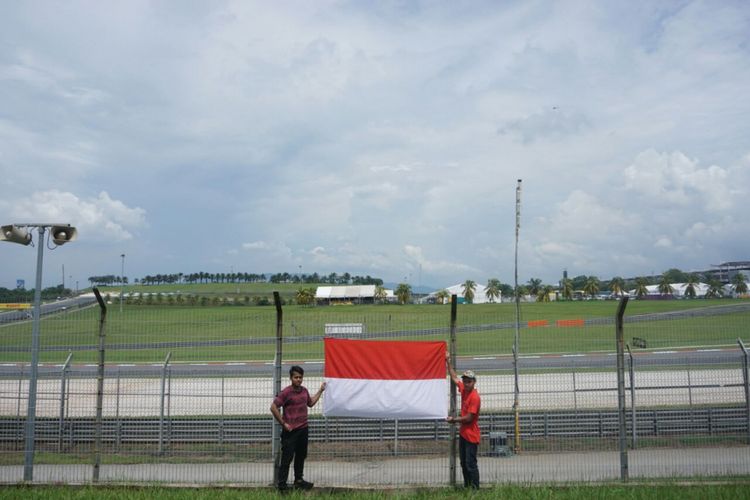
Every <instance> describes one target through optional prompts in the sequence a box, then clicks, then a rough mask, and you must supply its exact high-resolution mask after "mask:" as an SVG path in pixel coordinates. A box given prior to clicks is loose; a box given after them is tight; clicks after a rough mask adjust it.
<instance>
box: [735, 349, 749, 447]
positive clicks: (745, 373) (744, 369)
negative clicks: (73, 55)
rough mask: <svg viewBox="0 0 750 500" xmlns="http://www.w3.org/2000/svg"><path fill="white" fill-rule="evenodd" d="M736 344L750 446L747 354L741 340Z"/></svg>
mask: <svg viewBox="0 0 750 500" xmlns="http://www.w3.org/2000/svg"><path fill="white" fill-rule="evenodd" d="M737 343H738V344H739V346H740V349H742V354H743V356H742V385H743V386H744V388H745V415H746V420H747V443H748V444H750V376H748V371H747V370H748V366H749V365H750V363H749V362H748V352H747V349H746V348H745V344H743V343H742V339H740V338H739V337H738V338H737Z"/></svg>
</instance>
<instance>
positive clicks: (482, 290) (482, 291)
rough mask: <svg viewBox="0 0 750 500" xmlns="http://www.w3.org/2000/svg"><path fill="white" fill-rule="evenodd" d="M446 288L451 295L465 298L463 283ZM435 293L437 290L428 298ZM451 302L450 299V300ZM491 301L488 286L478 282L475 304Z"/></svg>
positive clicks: (498, 300)
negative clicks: (488, 295)
mask: <svg viewBox="0 0 750 500" xmlns="http://www.w3.org/2000/svg"><path fill="white" fill-rule="evenodd" d="M445 290H447V291H448V294H449V295H456V296H458V297H461V298H462V299H463V298H464V285H463V283H459V284H458V285H453V286H449V287H448V288H445ZM435 295H437V292H432V293H431V294H429V295H428V296H427V297H426V298H430V297H432V298H434V297H435ZM500 299H501V296H500V295H498V297H497V298H496V299H494V301H495V302H500ZM448 302H450V301H448ZM488 302H490V300H489V298H488V297H487V287H486V286H484V285H480V284H479V283H477V287H476V288H475V289H474V299H473V300H472V303H474V304H487V303H488Z"/></svg>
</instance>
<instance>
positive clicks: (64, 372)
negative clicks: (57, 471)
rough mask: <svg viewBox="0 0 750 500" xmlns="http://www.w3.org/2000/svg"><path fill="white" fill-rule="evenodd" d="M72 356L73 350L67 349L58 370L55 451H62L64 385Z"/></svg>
mask: <svg viewBox="0 0 750 500" xmlns="http://www.w3.org/2000/svg"><path fill="white" fill-rule="evenodd" d="M72 357H73V351H68V358H67V359H66V360H65V363H64V364H63V367H62V370H60V420H59V423H58V435H57V452H58V453H62V450H63V429H64V427H65V385H66V382H67V379H68V369H69V368H70V358H72Z"/></svg>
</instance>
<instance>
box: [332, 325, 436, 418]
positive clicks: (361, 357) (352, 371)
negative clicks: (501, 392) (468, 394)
mask: <svg viewBox="0 0 750 500" xmlns="http://www.w3.org/2000/svg"><path fill="white" fill-rule="evenodd" d="M324 342H325V369H324V371H323V375H324V376H325V379H326V390H325V392H324V393H323V394H324V399H323V415H326V416H335V417H367V418H389V419H404V418H413V419H443V418H445V417H446V416H447V415H448V381H447V379H446V371H445V342H412V341H377V340H348V339H334V338H326V339H325V341H324Z"/></svg>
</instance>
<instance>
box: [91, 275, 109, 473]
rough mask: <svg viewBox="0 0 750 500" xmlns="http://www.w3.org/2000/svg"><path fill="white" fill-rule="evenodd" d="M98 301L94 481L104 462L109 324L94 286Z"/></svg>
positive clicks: (104, 307)
mask: <svg viewBox="0 0 750 500" xmlns="http://www.w3.org/2000/svg"><path fill="white" fill-rule="evenodd" d="M94 295H96V301H97V302H98V303H99V362H98V363H97V371H96V432H95V438H94V470H93V477H92V479H93V482H95V483H96V482H97V481H99V469H100V467H101V463H102V413H103V408H104V335H105V333H104V327H105V326H106V324H107V305H106V303H105V302H104V299H102V295H101V293H99V289H98V288H94Z"/></svg>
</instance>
